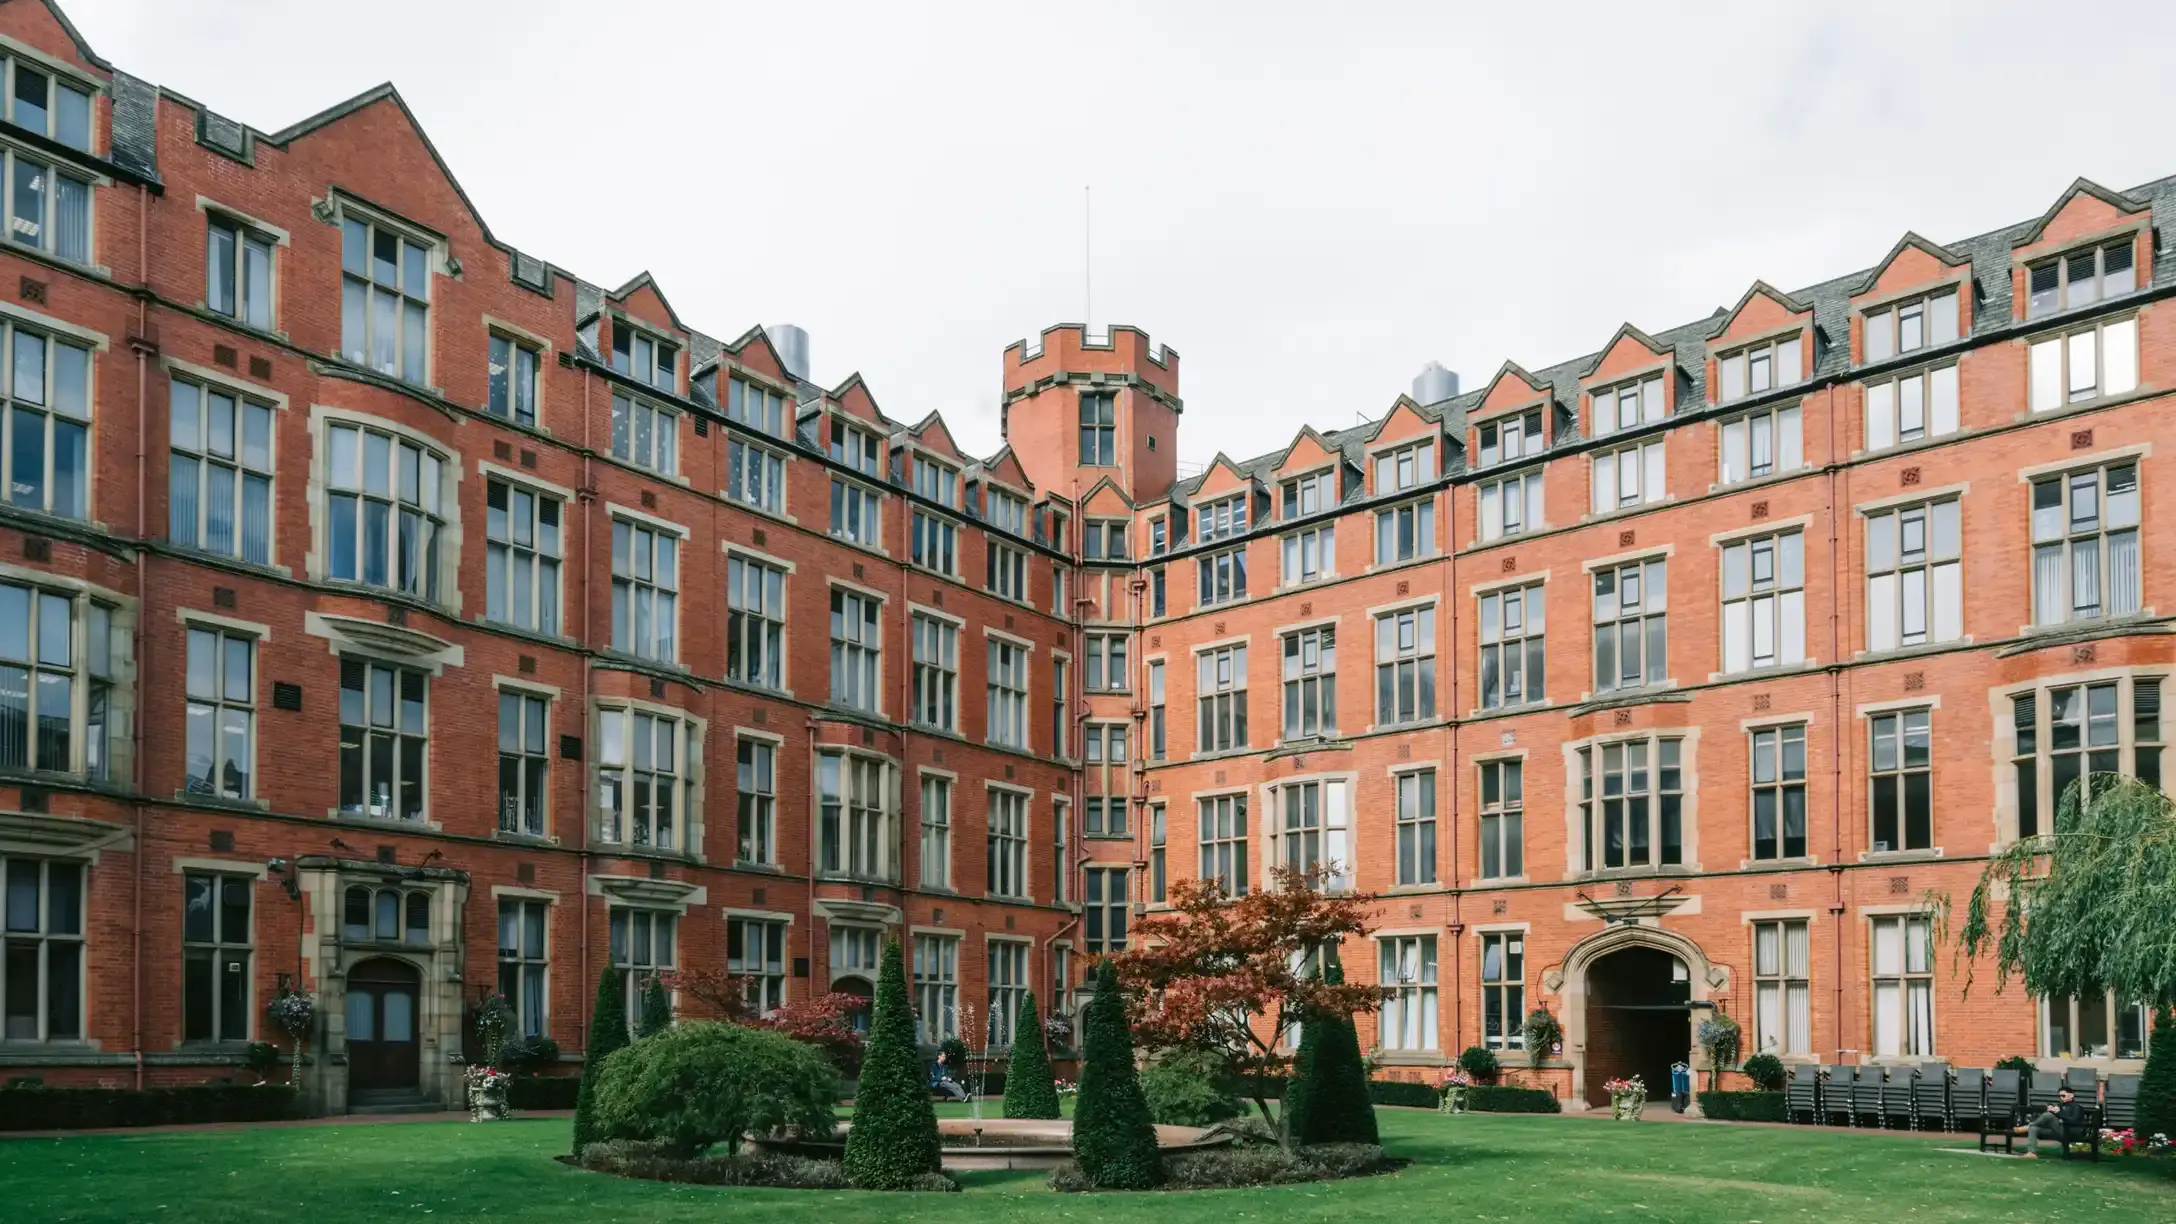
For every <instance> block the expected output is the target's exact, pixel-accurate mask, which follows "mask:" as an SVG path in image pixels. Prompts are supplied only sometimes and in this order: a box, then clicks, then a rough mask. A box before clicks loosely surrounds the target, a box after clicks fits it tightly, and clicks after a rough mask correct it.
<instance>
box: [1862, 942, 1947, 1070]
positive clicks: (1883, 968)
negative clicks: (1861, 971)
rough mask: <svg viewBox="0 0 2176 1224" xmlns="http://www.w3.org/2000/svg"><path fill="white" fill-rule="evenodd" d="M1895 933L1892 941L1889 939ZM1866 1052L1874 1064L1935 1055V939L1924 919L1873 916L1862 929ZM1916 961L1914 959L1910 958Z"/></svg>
mask: <svg viewBox="0 0 2176 1224" xmlns="http://www.w3.org/2000/svg"><path fill="white" fill-rule="evenodd" d="M1891 932H1894V936H1893V937H1892V936H1891V934H1890V933H1891ZM1867 942H1868V953H1869V955H1868V958H1867V964H1868V966H1869V967H1870V968H1871V970H1872V978H1873V983H1872V989H1871V990H1870V991H1869V992H1868V994H1867V1003H1868V1012H1869V1014H1868V1027H1869V1029H1870V1033H1869V1035H1870V1036H1871V1038H1872V1040H1871V1041H1869V1042H1868V1049H1869V1050H1871V1051H1872V1053H1873V1054H1874V1056H1875V1057H1877V1058H1894V1057H1902V1056H1914V1057H1925V1056H1929V1055H1932V1054H1933V1053H1934V1051H1935V1040H1936V1028H1935V1023H1934V1002H1935V1001H1934V935H1933V922H1932V919H1930V918H1929V917H1928V916H1927V915H1925V914H1877V915H1874V916H1873V917H1872V919H1871V920H1870V921H1869V923H1868V926H1867ZM1914 952H1917V953H1918V954H1919V955H1918V957H1917V958H1916V959H1915V958H1914V956H1913V953H1914Z"/></svg>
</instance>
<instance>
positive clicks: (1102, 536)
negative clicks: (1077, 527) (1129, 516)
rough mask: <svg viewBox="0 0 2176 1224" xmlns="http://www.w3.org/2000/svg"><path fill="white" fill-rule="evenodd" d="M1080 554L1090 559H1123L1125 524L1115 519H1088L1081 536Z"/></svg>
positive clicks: (1124, 557)
mask: <svg viewBox="0 0 2176 1224" xmlns="http://www.w3.org/2000/svg"><path fill="white" fill-rule="evenodd" d="M1081 555H1082V556H1084V557H1086V558H1087V559H1088V560H1090V561H1123V560H1125V559H1126V525H1125V524H1124V523H1123V522H1120V521H1117V520H1115V519H1112V520H1103V519H1090V520H1088V524H1087V527H1086V534H1084V535H1083V536H1082V537H1081Z"/></svg>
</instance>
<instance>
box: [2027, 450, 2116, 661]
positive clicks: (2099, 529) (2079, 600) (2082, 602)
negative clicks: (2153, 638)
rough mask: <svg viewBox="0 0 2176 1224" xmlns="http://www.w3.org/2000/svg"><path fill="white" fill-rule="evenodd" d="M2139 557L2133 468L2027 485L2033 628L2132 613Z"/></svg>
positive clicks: (2112, 468) (2101, 470) (2106, 469)
mask: <svg viewBox="0 0 2176 1224" xmlns="http://www.w3.org/2000/svg"><path fill="white" fill-rule="evenodd" d="M2138 554H2139V549H2138V467H2137V465H2135V464H2131V463H2122V464H2112V465H2110V466H2108V467H2103V468H2088V469H2086V470H2085V471H2082V472H2071V473H2069V474H2067V475H2063V476H2053V477H2049V478H2047V479H2045V480H2036V481H2034V482H2033V485H2032V608H2033V623H2034V624H2036V625H2059V624H2062V623H2064V622H2065V621H2076V620H2097V619H2099V618H2101V617H2107V616H2129V615H2131V614H2132V613H2135V612H2137V611H2138V609H2139V606H2140V599H2139V588H2140V576H2141V575H2140V563H2139V555H2138Z"/></svg>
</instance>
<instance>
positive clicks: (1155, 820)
mask: <svg viewBox="0 0 2176 1224" xmlns="http://www.w3.org/2000/svg"><path fill="white" fill-rule="evenodd" d="M1169 845H1170V832H1169V826H1167V825H1166V824H1165V823H1164V805H1163V804H1161V803H1159V804H1157V805H1156V806H1154V807H1152V808H1150V809H1149V810H1148V899H1149V902H1150V903H1151V904H1153V905H1162V904H1163V903H1164V900H1165V893H1164V889H1165V886H1166V885H1167V884H1168V883H1169V881H1168V880H1166V879H1165V874H1164V873H1165V867H1166V863H1165V861H1164V852H1165V851H1166V850H1167V849H1168V848H1169Z"/></svg>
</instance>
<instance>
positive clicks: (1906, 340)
mask: <svg viewBox="0 0 2176 1224" xmlns="http://www.w3.org/2000/svg"><path fill="white" fill-rule="evenodd" d="M1956 338H1957V290H1956V289H1955V288H1954V287H1952V288H1948V289H1944V290H1942V291H1940V292H1939V293H1933V294H1929V295H1928V296H1926V297H1919V298H1912V299H1911V300H1910V301H1905V302H1896V303H1892V304H1890V305H1887V306H1883V307H1880V308H1878V309H1875V310H1869V311H1867V312H1866V332H1865V337H1864V341H1863V343H1862V344H1861V345H1860V347H1861V348H1862V349H1863V350H1864V351H1865V359H1866V360H1867V361H1882V360H1884V359H1886V358H1890V357H1895V356H1897V355H1898V354H1901V353H1910V352H1916V351H1918V350H1919V349H1923V348H1926V347H1928V346H1929V345H1935V344H1947V343H1949V342H1950V341H1952V340H1955V339H1956Z"/></svg>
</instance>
